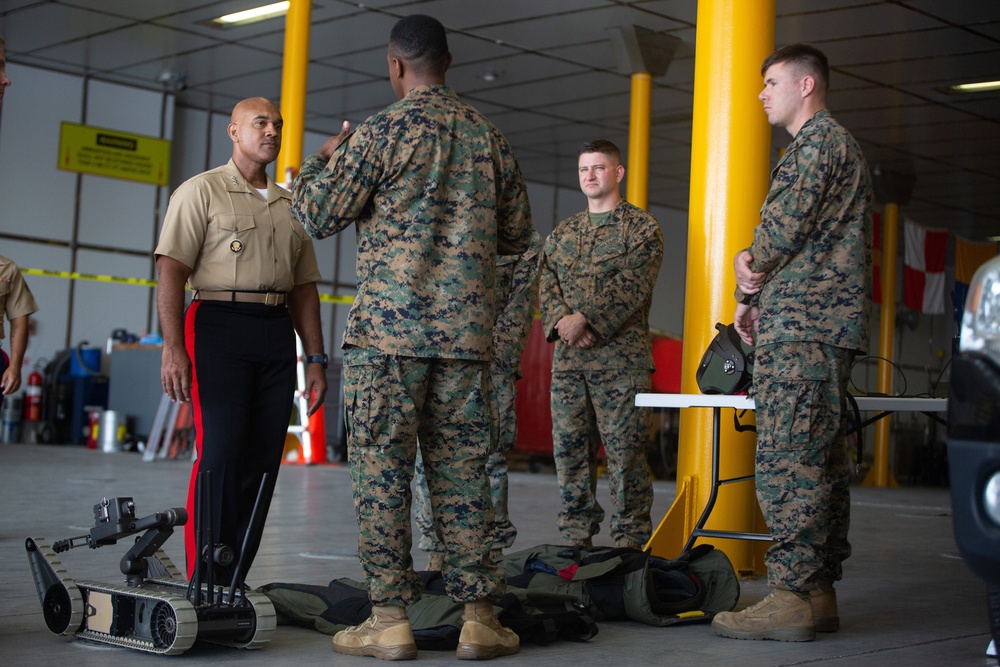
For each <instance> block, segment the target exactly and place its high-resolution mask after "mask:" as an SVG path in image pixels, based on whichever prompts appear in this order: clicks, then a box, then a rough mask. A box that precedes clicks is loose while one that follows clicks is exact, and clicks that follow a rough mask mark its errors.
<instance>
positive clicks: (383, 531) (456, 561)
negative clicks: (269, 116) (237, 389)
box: [292, 85, 534, 605]
mask: <svg viewBox="0 0 1000 667" xmlns="http://www.w3.org/2000/svg"><path fill="white" fill-rule="evenodd" d="M292 192H293V206H292V210H293V214H294V215H295V217H296V218H297V219H298V220H299V221H300V222H301V223H302V224H303V226H304V227H305V228H306V230H307V231H308V232H309V233H310V234H311V235H312V236H315V237H317V238H322V237H325V236H329V235H330V234H334V233H337V232H339V231H342V230H344V229H346V228H348V227H350V226H351V225H354V226H355V227H356V231H357V244H358V255H357V272H358V293H357V296H356V297H355V300H354V305H353V306H352V308H351V312H350V315H349V316H348V322H347V329H346V331H345V334H344V347H345V353H344V381H345V390H344V391H345V397H344V401H345V414H346V422H347V432H348V433H347V434H348V460H349V464H350V468H351V481H352V488H353V491H354V498H355V508H356V511H357V514H358V524H359V528H360V538H359V545H358V553H359V556H360V559H361V563H362V567H363V568H364V570H365V576H366V579H367V583H368V590H369V595H370V597H371V600H372V603H373V604H376V605H385V604H395V605H398V604H409V603H410V602H412V601H414V600H415V599H416V598H417V597H418V596H419V594H420V585H419V580H418V579H417V577H416V575H415V573H414V571H413V563H412V560H411V558H410V555H409V553H410V546H411V542H412V535H411V527H410V526H411V524H410V501H411V496H410V484H411V481H412V478H413V472H414V459H415V457H416V450H417V442H418V441H419V443H420V449H421V452H422V455H423V460H424V465H425V469H426V474H427V475H426V476H427V482H428V486H429V489H430V495H431V499H432V501H433V505H434V507H435V508H436V510H437V516H438V521H439V523H440V526H441V527H440V534H441V536H442V538H443V539H444V542H445V544H446V545H447V546H448V550H449V553H450V554H451V555H452V557H451V558H450V561H449V562H450V565H451V567H449V568H448V571H446V572H445V573H444V579H445V585H446V588H447V591H448V595H449V596H450V597H451V598H452V599H454V600H455V601H476V600H480V599H482V598H484V597H495V596H497V595H499V594H502V592H503V588H504V578H503V574H502V572H500V571H499V570H498V569H497V568H496V566H495V565H492V563H491V562H490V560H489V558H488V554H489V545H490V540H489V537H488V529H489V522H490V518H491V514H492V509H491V501H490V497H489V485H488V482H487V479H486V468H485V467H486V457H487V456H488V454H489V451H490V447H491V446H492V443H493V442H494V441H495V439H496V436H495V435H493V433H492V429H493V426H494V423H495V420H494V419H493V418H492V417H491V414H490V412H491V407H490V402H489V396H490V393H491V392H490V389H489V386H488V384H489V378H488V373H489V364H488V362H489V361H490V359H491V356H492V354H493V325H494V320H495V308H494V276H495V271H496V257H497V255H509V254H514V255H520V254H522V253H524V252H525V251H526V250H527V249H528V247H529V244H530V241H531V236H532V233H533V231H534V230H533V227H532V224H531V211H530V208H529V205H528V198H527V192H526V189H525V186H524V180H523V178H522V177H521V172H520V170H519V168H518V166H517V162H516V161H515V159H514V156H513V154H512V152H511V150H510V147H509V145H508V144H507V142H506V140H505V139H504V138H503V136H502V135H501V134H500V133H499V131H497V129H496V128H495V127H493V125H492V124H490V123H489V121H487V120H486V119H485V118H484V117H483V116H482V115H481V114H480V113H479V112H478V111H476V110H475V109H473V108H472V107H470V106H468V105H466V104H464V103H463V102H461V101H459V99H458V97H457V96H456V95H455V93H454V92H453V91H452V90H451V89H450V88H448V87H447V86H443V85H423V86H417V87H416V88H413V89H412V90H410V92H409V93H408V94H407V95H406V97H404V98H403V99H402V100H400V101H399V102H397V103H395V104H393V105H391V106H389V107H387V108H386V109H385V110H383V111H382V112H380V113H378V114H376V115H374V116H372V117H371V118H369V119H368V120H366V121H365V122H364V123H362V124H361V125H360V126H358V127H357V129H356V130H355V131H354V132H353V133H352V134H351V135H350V136H348V137H347V138H346V139H345V141H344V142H343V143H342V144H341V146H339V147H338V149H337V150H336V151H335V153H334V154H333V156H332V157H331V159H330V160H329V162H326V161H324V160H323V159H322V158H321V157H319V156H316V155H313V156H310V157H309V158H307V159H306V160H305V163H304V164H303V166H302V170H301V172H300V173H299V175H298V177H297V178H296V179H295V182H294V183H293V188H292Z"/></svg>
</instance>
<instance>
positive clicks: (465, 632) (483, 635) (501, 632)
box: [455, 600, 521, 660]
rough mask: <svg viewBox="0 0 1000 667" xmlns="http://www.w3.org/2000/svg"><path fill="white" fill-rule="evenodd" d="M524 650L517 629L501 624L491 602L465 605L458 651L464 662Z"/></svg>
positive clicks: (482, 601)
mask: <svg viewBox="0 0 1000 667" xmlns="http://www.w3.org/2000/svg"><path fill="white" fill-rule="evenodd" d="M520 650H521V641H520V640H519V639H518V637H517V635H516V634H515V633H514V631H513V630H511V629H510V628H505V627H504V626H502V625H500V621H498V620H497V619H496V616H494V615H493V605H492V604H490V601H489V600H477V601H476V602H466V603H465V611H464V612H463V613H462V634H461V635H460V636H459V638H458V649H457V650H456V651H455V655H456V656H457V657H458V658H459V659H460V660H489V659H491V658H496V657H499V656H501V655H513V654H515V653H517V652H518V651H520Z"/></svg>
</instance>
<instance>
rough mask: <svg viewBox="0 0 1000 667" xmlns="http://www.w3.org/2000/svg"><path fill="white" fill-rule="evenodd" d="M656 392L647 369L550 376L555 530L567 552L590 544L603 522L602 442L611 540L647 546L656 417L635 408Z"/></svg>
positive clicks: (649, 528) (620, 544) (628, 544)
mask: <svg viewBox="0 0 1000 667" xmlns="http://www.w3.org/2000/svg"><path fill="white" fill-rule="evenodd" d="M651 389H652V377H651V376H650V373H649V371H646V370H644V369H643V370H634V369H620V370H609V371H580V372H576V373H572V372H565V371H564V372H560V373H553V374H552V395H551V407H552V456H553V459H554V460H555V464H556V476H557V478H558V480H559V494H560V498H561V501H562V502H561V507H560V510H559V514H558V516H557V518H556V525H557V526H558V527H559V532H560V533H561V535H562V537H563V539H564V540H565V541H566V543H567V544H578V545H584V544H586V543H587V541H588V540H590V538H591V537H592V536H593V535H596V534H597V533H598V532H599V531H600V527H601V522H602V521H603V520H604V509H603V508H602V507H601V505H600V503H598V501H597V496H596V495H595V494H596V490H597V454H598V450H599V449H600V446H601V441H602V440H603V442H604V453H605V456H606V457H607V466H608V490H609V493H610V494H611V504H612V506H613V507H614V511H613V513H612V515H611V525H610V528H611V539H612V540H614V543H615V545H617V546H632V547H636V548H641V547H642V546H644V545H645V544H646V542H647V541H648V540H649V537H650V535H651V534H652V529H653V526H652V522H651V519H650V509H651V508H652V505H653V485H652V482H651V480H650V476H649V469H648V467H647V465H646V442H647V441H648V440H649V435H650V426H651V421H650V418H651V417H652V413H651V412H650V411H649V410H643V409H640V408H636V407H635V395H636V394H637V393H640V392H649V391H651Z"/></svg>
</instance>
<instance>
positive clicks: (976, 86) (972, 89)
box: [948, 81, 1000, 93]
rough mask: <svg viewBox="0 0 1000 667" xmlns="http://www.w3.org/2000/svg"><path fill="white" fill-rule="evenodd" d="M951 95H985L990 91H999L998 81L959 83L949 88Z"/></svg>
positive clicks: (999, 84) (999, 83)
mask: <svg viewBox="0 0 1000 667" xmlns="http://www.w3.org/2000/svg"><path fill="white" fill-rule="evenodd" d="M948 90H949V91H950V92H952V93H985V92H987V91H990V90H1000V81H980V82H978V83H960V84H958V85H957V86H950V87H949V88H948Z"/></svg>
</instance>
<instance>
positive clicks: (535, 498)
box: [0, 445, 996, 667]
mask: <svg viewBox="0 0 1000 667" xmlns="http://www.w3.org/2000/svg"><path fill="white" fill-rule="evenodd" d="M189 471H190V464H189V463H188V462H182V461H158V462H155V463H143V462H142V460H141V457H140V456H139V455H138V454H134V453H114V454H105V453H101V452H99V451H91V450H87V449H85V448H81V447H74V446H34V445H3V446H0V507H2V508H3V511H2V513H0V563H2V566H3V568H2V571H3V573H4V574H3V576H2V577H0V660H2V661H3V663H4V664H5V665H52V664H63V665H73V666H74V667H87V666H90V665H95V666H96V665H101V666H102V667H103V666H104V665H107V664H109V663H110V662H118V661H127V664H130V665H147V664H148V665H160V666H161V667H162V666H163V665H166V664H167V662H176V663H177V664H182V665H187V666H194V665H208V664H212V665H217V664H228V663H234V664H235V663H238V664H240V665H264V664H266V665H286V664H297V665H314V664H328V663H331V662H332V663H334V664H338V665H351V664H357V665H373V664H376V663H375V662H373V660H372V659H370V658H353V657H348V656H341V655H339V654H335V653H333V651H332V650H331V648H330V638H329V637H327V636H325V635H322V634H320V633H317V632H314V631H311V630H306V629H302V628H296V627H289V626H279V627H278V628H277V630H276V631H275V634H274V638H273V640H272V641H271V642H270V643H269V644H268V645H267V646H265V647H264V648H263V649H262V650H259V651H241V650H237V649H227V648H221V647H215V646H211V645H206V644H202V643H200V642H199V643H196V644H195V645H194V646H193V647H192V648H191V649H189V650H188V651H187V652H185V653H184V654H182V655H179V656H173V657H163V656H154V655H150V654H146V653H142V652H139V651H133V650H129V649H124V648H115V647H108V646H102V645H95V644H91V643H88V642H85V641H81V640H75V639H67V638H64V637H60V636H56V635H53V634H51V633H50V632H49V631H48V630H47V629H46V627H45V623H44V620H43V618H42V614H41V608H40V605H39V601H38V597H37V594H36V592H35V589H34V585H33V583H32V578H31V574H30V572H29V568H28V565H27V559H26V557H25V551H24V541H25V538H27V537H29V536H33V537H43V538H45V539H46V540H47V541H48V542H49V543H52V542H54V541H55V540H57V539H61V538H67V537H72V536H76V535H82V534H85V533H86V532H87V531H88V530H90V528H91V527H93V511H92V507H93V505H94V504H95V503H97V502H99V501H100V500H101V498H103V497H115V496H131V497H133V498H134V500H135V503H136V512H137V516H140V517H141V516H146V515H148V514H152V513H153V512H155V511H159V510H163V509H168V508H171V507H178V506H183V503H184V498H185V493H186V487H187V480H188V475H189ZM510 487H511V499H512V503H511V516H512V517H513V519H514V521H515V522H516V523H517V525H518V528H519V530H520V532H519V535H518V540H517V543H516V544H515V546H514V548H515V549H522V548H527V547H531V546H534V545H536V544H545V543H558V533H557V532H556V530H555V508H556V504H557V502H558V489H557V485H556V480H555V477H554V475H551V474H548V473H530V472H523V473H522V472H519V473H512V474H511V479H510ZM600 490H601V493H602V494H604V495H603V499H604V500H603V501H602V502H603V504H604V505H605V507H608V506H609V505H608V502H607V495H606V494H607V487H606V484H602V485H601V488H600ZM655 494H656V496H655V498H656V499H655V505H654V521H658V520H659V518H660V517H662V516H663V515H664V514H665V512H666V511H667V509H668V508H669V507H670V504H671V503H672V501H673V498H674V494H675V487H674V484H673V483H672V482H656V483H655ZM605 531H606V526H605ZM605 535H606V532H605V533H604V534H602V535H601V536H598V539H597V540H596V543H598V544H605V543H609V542H608V539H607V537H606V536H605ZM602 537H603V539H601V538H602ZM356 540H357V525H356V523H355V520H354V512H353V508H352V503H351V491H350V477H349V474H348V471H347V470H346V469H345V468H343V467H339V466H332V465H330V466H326V465H324V466H309V467H306V466H298V465H286V466H284V467H283V468H282V471H281V475H280V477H279V479H278V490H277V493H276V496H275V500H274V503H273V505H272V507H271V512H270V516H269V517H268V522H267V526H266V528H265V532H264V538H263V544H262V546H261V550H260V554H259V555H258V558H257V561H256V563H255V564H254V567H253V569H252V570H251V572H250V577H249V583H250V584H251V585H254V586H257V585H262V584H265V583H269V582H274V581H283V582H298V583H310V584H326V583H327V582H328V581H329V580H330V579H333V578H337V577H352V578H355V579H358V578H360V577H361V568H360V566H359V565H358V562H357V558H356ZM851 540H852V542H853V545H854V556H853V557H852V558H851V559H850V560H848V561H847V563H845V578H844V581H843V582H841V584H840V585H839V587H838V595H839V600H840V614H841V619H842V627H841V631H840V632H838V633H836V634H830V635H820V636H819V637H818V639H817V640H816V641H814V642H809V643H780V642H749V641H735V640H730V639H723V638H720V637H717V636H715V635H714V634H713V632H712V630H711V628H710V627H709V626H708V625H689V626H683V627H668V628H654V627H650V626H644V625H641V624H638V623H633V622H617V623H603V624H601V625H600V633H599V634H598V635H597V636H596V637H595V638H594V639H592V640H591V641H589V642H587V643H569V642H560V643H555V644H552V645H549V646H545V647H538V646H533V645H528V646H525V647H523V649H522V651H521V653H520V654H518V655H516V656H511V657H507V658H502V659H500V660H501V664H504V665H510V666H512V667H513V666H515V665H546V666H547V667H577V666H578V665H581V664H588V665H601V664H607V665H639V664H652V665H670V666H671V667H683V666H686V665H697V666H698V667H707V666H711V665H736V664H738V665H742V666H754V665H798V664H805V663H808V664H822V665H830V666H840V665H843V666H848V665H850V666H851V667H856V666H869V665H871V666H875V665H878V666H882V665H890V664H895V665H908V666H919V665H948V666H954V665H995V664H996V661H995V660H994V659H992V658H987V657H986V655H985V650H986V647H987V644H988V643H989V628H988V622H987V611H986V601H985V586H984V585H983V584H982V583H981V582H979V581H978V580H977V579H975V578H974V577H973V576H972V575H971V574H970V573H969V571H968V570H967V569H966V567H965V565H964V563H963V562H962V561H961V559H960V557H959V556H958V553H957V550H956V547H955V543H954V539H953V537H952V523H951V508H950V500H949V496H948V491H947V490H946V489H941V488H912V487H909V488H899V489H871V488H861V487H856V488H855V489H854V492H853V525H852V530H851ZM128 544H129V543H128V542H126V541H121V542H119V544H117V545H113V546H107V547H102V548H101V549H97V550H90V549H87V548H86V547H83V548H77V549H74V550H72V551H69V552H67V553H63V554H60V556H59V557H60V559H61V561H62V563H63V565H64V566H65V568H66V570H67V572H68V574H69V576H70V577H71V578H74V579H91V580H98V581H104V582H109V583H110V582H117V581H118V580H120V579H121V575H120V574H119V573H118V572H119V571H118V560H119V559H120V558H121V556H122V555H123V554H124V552H125V551H126V550H127V545H128ZM165 550H166V551H167V553H168V554H169V555H170V556H171V557H172V558H173V559H174V560H175V561H176V562H177V563H182V562H183V537H182V536H181V535H180V533H179V532H178V533H177V534H175V535H174V536H173V537H171V538H170V540H168V541H167V543H166V545H165ZM415 560H416V562H417V564H418V565H422V564H423V563H425V557H424V556H423V555H422V554H417V555H415ZM742 592H743V594H742V598H741V600H740V603H739V607H743V606H746V605H748V604H750V603H752V602H755V601H756V600H758V599H759V598H760V597H762V596H763V595H764V594H766V585H765V583H764V582H763V580H762V579H759V578H758V579H750V580H743V581H742ZM418 660H419V661H420V662H421V664H425V665H454V664H456V659H455V657H454V654H452V653H450V652H443V653H442V652H430V651H422V652H421V653H420V656H419V658H418ZM123 664H126V663H123Z"/></svg>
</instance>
